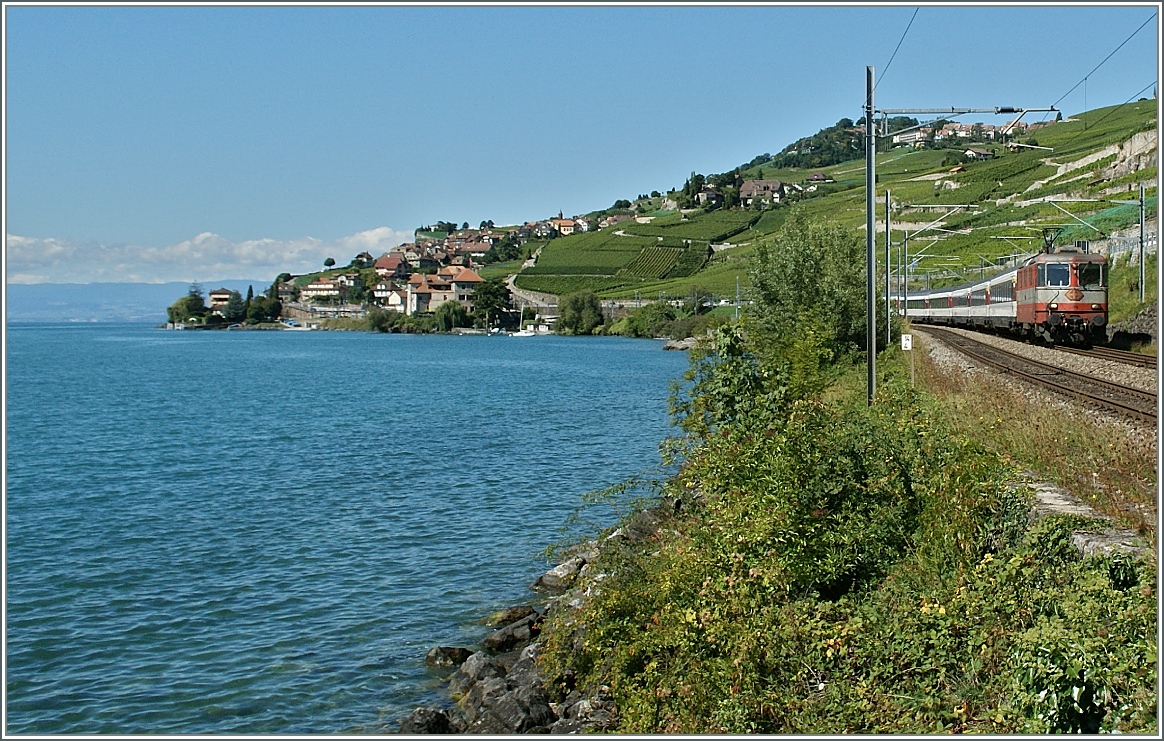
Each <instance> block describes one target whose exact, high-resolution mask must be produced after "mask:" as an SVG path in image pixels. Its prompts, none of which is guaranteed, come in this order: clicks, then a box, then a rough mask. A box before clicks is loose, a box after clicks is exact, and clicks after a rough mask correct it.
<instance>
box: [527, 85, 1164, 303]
mask: <svg viewBox="0 0 1164 741" xmlns="http://www.w3.org/2000/svg"><path fill="white" fill-rule="evenodd" d="M1155 111H1156V106H1155V101H1151V100H1149V101H1141V102H1137V103H1129V104H1127V105H1124V106H1113V107H1110V108H1102V109H1097V110H1094V111H1089V112H1087V113H1086V114H1080V115H1078V116H1076V117H1075V118H1074V119H1069V120H1064V121H1061V122H1058V123H1055V124H1054V125H1052V126H1049V127H1047V128H1044V129H1041V130H1039V131H1037V132H1035V133H1034V134H1033V136H1031V137H1022V138H1020V141H1026V142H1027V143H1030V142H1031V141H1032V140H1035V141H1037V142H1038V146H1042V147H1050V148H1052V149H1053V150H1054V151H1053V152H1052V151H1046V150H1041V149H1019V150H1017V151H1014V152H1008V151H1005V150H1003V149H1000V150H999V156H998V157H997V159H995V160H991V161H983V162H968V163H965V164H964V165H962V171H961V172H956V173H955V172H951V169H952V167H951V165H950V164H949V163H948V162H947V163H946V164H943V161H944V160H945V159H946V158H948V157H952V156H954V155H955V154H956V153H957V151H959V150H918V151H913V150H907V149H895V150H892V151H890V152H883V153H880V154H879V155H878V159H877V173H878V183H879V188H878V190H879V192H878V200H877V204H878V220H879V221H883V219H884V213H883V208H884V205H883V204H884V190H883V188H888V189H889V190H890V191H891V193H892V199H893V202H894V214H893V223H894V225H895V226H896V227H897V228H895V230H894V239H895V241H899V240H900V232H899V228H900V227H906V228H907V229H911V230H913V229H918V228H920V227H921V226H924V225H926V224H928V223H929V222H931V221H933V220H934V219H936V218H937V217H938V216H940V215H941V214H942V213H943V212H942V211H941V210H934V209H911V208H910V205H911V204H977V205H978V206H979V208H978V209H976V210H975V211H974V212H964V213H958V214H955V215H953V216H951V217H949V218H947V219H946V221H945V222H944V224H943V227H944V228H946V229H949V230H951V231H949V232H942V231H930V232H926V233H925V234H924V235H919V236H918V237H916V238H915V239H914V240H913V241H911V245H910V246H911V253H917V252H918V251H919V250H921V249H923V248H925V247H926V246H927V245H929V244H930V243H931V242H932V241H934V240H935V239H936V240H938V242H937V244H936V246H935V247H933V248H931V249H930V250H929V252H930V253H931V254H940V255H941V256H942V257H940V258H927V259H923V260H922V262H921V263H920V269H921V270H934V271H935V272H934V273H933V275H932V276H931V285H933V286H940V285H945V284H952V283H958V282H961V281H962V280H964V279H966V278H969V277H972V276H974V275H976V274H977V272H978V270H979V269H980V267H981V266H982V260H983V258H985V260H986V261H988V262H994V261H996V260H998V259H1000V258H1003V257H1004V256H1006V255H1009V254H1011V253H1014V252H1016V251H1036V250H1037V245H1038V244H1039V242H1038V241H1037V240H1031V239H1030V237H1032V236H1036V235H1037V234H1038V230H1040V229H1042V228H1055V227H1054V225H1060V224H1064V223H1066V222H1072V223H1073V220H1072V219H1071V218H1070V217H1068V216H1066V215H1065V214H1063V212H1062V211H1060V210H1059V209H1058V208H1056V207H1055V206H1052V205H1050V204H1047V203H1042V204H1025V205H1023V204H1022V202H1023V201H1025V200H1030V199H1034V198H1042V197H1045V196H1057V197H1061V198H1068V197H1071V198H1096V199H1106V200H1100V201H1097V202H1088V203H1063V204H1060V205H1061V206H1062V207H1063V208H1065V209H1066V210H1068V211H1070V212H1072V213H1073V214H1075V215H1076V216H1078V217H1080V218H1082V219H1085V220H1088V221H1092V220H1097V221H1096V223H1097V225H1098V226H1100V228H1102V229H1104V230H1105V231H1108V232H1110V231H1111V230H1112V229H1117V228H1126V227H1130V226H1133V225H1134V224H1135V223H1136V221H1137V215H1138V214H1137V212H1136V209H1135V208H1134V207H1122V208H1119V209H1116V210H1114V211H1113V204H1111V203H1110V199H1125V200H1126V199H1129V198H1134V197H1135V194H1133V193H1131V191H1130V190H1129V188H1131V189H1134V188H1135V185H1136V184H1138V183H1140V182H1145V183H1146V185H1147V186H1148V190H1147V196H1148V198H1149V199H1150V201H1151V203H1152V205H1151V207H1150V208H1149V209H1148V212H1149V216H1152V215H1154V214H1155V205H1154V202H1155V201H1154V199H1155V196H1156V187H1155V177H1156V172H1155V168H1148V169H1144V170H1140V171H1138V172H1135V173H1131V174H1127V175H1122V176H1115V177H1113V176H1108V175H1105V174H1104V173H1103V170H1104V168H1105V167H1107V166H1109V165H1111V164H1112V162H1113V161H1114V159H1115V156H1114V155H1110V156H1106V157H1104V158H1102V159H1099V160H1097V161H1094V162H1090V163H1085V164H1078V165H1076V166H1070V165H1072V164H1073V163H1078V162H1079V161H1080V160H1082V159H1083V158H1084V157H1086V156H1088V155H1090V154H1093V153H1097V152H1099V151H1100V150H1102V149H1103V148H1105V147H1108V146H1112V145H1116V144H1121V143H1123V142H1126V141H1127V140H1128V139H1130V138H1131V137H1132V136H1133V135H1134V134H1135V133H1137V132H1140V131H1144V130H1147V129H1151V128H1155V126H1156V120H1155ZM991 146H992V147H993V146H994V145H991ZM1059 165H1065V166H1068V167H1065V168H1064V172H1062V173H1061V174H1059V173H1058V170H1059V167H1058V166H1059ZM761 171H762V172H761ZM818 171H819V172H823V173H824V174H826V175H828V176H829V177H830V178H832V179H833V180H834V181H835V182H833V183H829V184H825V185H822V186H820V190H819V192H818V193H817V194H814V195H813V197H811V198H806V199H804V200H802V201H800V202H799V203H798V204H796V206H795V208H797V209H799V210H801V211H802V212H803V213H804V214H805V215H806V217H807V218H810V219H816V218H828V219H830V220H832V221H835V222H837V223H840V224H842V225H845V226H851V227H853V228H855V229H859V228H863V226H864V223H865V187H864V163H863V160H855V161H853V162H846V163H842V164H838V165H834V166H831V167H825V168H818V169H816V170H800V169H794V168H786V169H776V168H773V167H771V166H765V165H760V166H758V167H752V168H747V169H745V170H744V171H743V172H742V176H743V177H744V178H745V179H747V178H752V177H757V176H759V175H761V174H762V175H763V176H764V177H765V178H775V179H779V180H783V181H787V182H804V181H805V179H806V178H807V177H808V176H809V175H810V174H812V173H813V172H818ZM919 177H921V178H924V179H918V178H919ZM1043 181H1046V182H1043ZM1039 183H1042V184H1041V185H1040V184H1039ZM789 210H790V207H789V206H781V207H779V208H777V209H775V210H772V211H766V212H763V214H762V216H761V217H760V219H759V220H758V221H757V222H756V223H754V224H752V225H750V226H749V227H747V228H746V229H744V230H743V231H740V232H736V233H733V234H730V236H725V235H724V232H723V230H721V229H719V227H720V226H721V225H724V224H726V223H727V220H728V219H729V216H730V215H732V214H734V215H736V216H737V218H743V216H744V215H746V214H748V213H754V212H749V211H734V212H722V211H713V212H710V213H706V214H705V213H693V214H690V215H688V216H687V220H686V221H682V216H681V215H680V214H673V213H672V214H666V215H663V216H660V217H659V218H656V219H655V220H654V221H652V222H651V223H650V224H646V225H644V224H636V223H634V222H622V223H620V224H617V225H615V226H612V227H609V228H608V229H606V230H603V231H602V232H599V233H590V234H585V235H578V236H575V237H567V238H564V239H557V240H553V241H551V243H550V246H549V247H547V252H548V253H550V257H551V259H550V260H549V261H547V262H545V263H542V262H539V264H538V267H537V268H536V269H535V270H534V271H528V270H527V271H523V273H522V274H521V277H519V279H518V285H519V286H525V287H528V288H530V289H531V290H541V291H546V292H549V293H559V294H564V293H569V292H572V291H576V290H581V289H584V288H589V289H591V290H594V291H596V292H597V293H598V294H599V295H600V296H601V297H603V298H614V297H623V298H629V297H634V296H635V295H636V293H637V294H638V295H639V296H641V297H643V298H649V297H656V296H658V295H660V294H661V295H665V296H684V295H688V294H690V292H691V290H692V288H698V289H703V290H706V291H710V292H711V293H714V294H716V295H719V296H725V297H726V296H732V295H734V291H735V285H736V279H737V278H739V279H740V280H741V281H742V282H743V284H744V285H745V286H746V281H747V275H746V271H745V270H744V266H745V264H746V260H747V255H748V254H749V253H750V252H751V251H753V250H754V249H755V247H756V245H757V244H759V243H761V242H764V241H770V240H771V239H772V238H773V235H774V233H775V232H776V230H777V229H778V227H779V225H780V223H782V221H783V220H784V218H786V216H787V213H788V211H789ZM1101 212H1107V215H1106V216H1105V215H1101ZM616 231H623V232H624V233H625V234H628V235H632V236H631V238H624V241H622V242H620V243H613V242H612V240H610V239H609V235H613V233H614V232H616ZM728 231H730V230H728ZM603 235H606V236H603ZM634 236H654V237H656V238H657V237H659V236H662V237H664V239H677V240H683V239H691V240H693V241H694V242H697V243H700V244H704V243H710V242H715V241H724V240H726V241H729V242H731V243H732V244H735V245H739V246H737V247H733V248H730V249H726V250H723V251H721V252H718V253H716V255H715V256H714V257H713V258H712V259H710V260H709V261H708V262H707V263H705V264H704V265H703V266H702V267H701V268H700V269H698V270H697V271H695V272H693V273H690V274H687V275H681V276H676V275H674V274H667V273H665V272H664V273H661V274H657V275H647V274H638V273H636V272H635V271H634V270H633V269H630V268H631V265H632V263H633V262H634V261H635V258H636V257H637V256H638V250H642V249H646V248H647V247H649V246H651V245H647V244H638V243H637V242H636V241H635V240H634V239H633V237H634ZM923 237H925V238H924V239H923ZM1098 238H1100V235H1099V233H1098V232H1095V231H1094V230H1091V229H1088V228H1087V227H1083V226H1079V227H1078V228H1075V227H1072V228H1068V229H1065V230H1064V232H1063V234H1062V236H1061V238H1060V242H1069V241H1072V240H1074V239H1098ZM879 241H880V238H879ZM1032 245H1035V246H1032ZM612 248H617V249H612ZM878 249H879V254H880V250H881V249H883V248H882V247H879V248H878ZM614 252H618V253H619V254H618V255H615V254H613V253H614ZM895 259H896V258H895ZM922 286H924V282H921V281H919V282H918V283H916V284H915V286H914V287H915V288H919V287H922Z"/></svg>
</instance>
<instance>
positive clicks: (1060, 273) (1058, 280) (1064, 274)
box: [1046, 263, 1071, 287]
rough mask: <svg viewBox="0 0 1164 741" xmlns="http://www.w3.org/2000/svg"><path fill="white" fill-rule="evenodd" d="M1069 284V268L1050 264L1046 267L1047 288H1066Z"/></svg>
mask: <svg viewBox="0 0 1164 741" xmlns="http://www.w3.org/2000/svg"><path fill="white" fill-rule="evenodd" d="M1070 284H1071V266H1070V265H1067V264H1066V263H1050V264H1048V265H1047V283H1046V285H1048V286H1055V287H1059V286H1068V285H1070Z"/></svg>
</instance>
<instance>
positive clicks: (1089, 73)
mask: <svg viewBox="0 0 1164 741" xmlns="http://www.w3.org/2000/svg"><path fill="white" fill-rule="evenodd" d="M1155 17H1156V16H1155V15H1153V16H1151V17H1149V18H1148V20H1146V21H1144V22H1143V23H1141V24H1140V28H1137V29H1136V30H1135V31H1132V35H1131V36H1129V37H1127V38H1126V39H1124V40H1123V41H1122V42H1121V43H1120V45H1119V46H1117V47H1116V48H1115V49H1114V50H1112V53H1111V54H1108V55H1107V56H1106V57H1104V58H1103V61H1102V62H1100V63H1099V64H1097V65H1095V69H1093V70H1091V71H1090V72H1088V73H1087V74H1086V75H1084V76H1083V79H1082V80H1080V81H1079V82H1077V83H1075V84H1074V85H1073V86H1072V87H1071V89H1070V90H1068V91H1067V92H1065V93H1063V96H1062V97H1061V98H1059V100H1056V101H1055V102H1054V103H1052V104H1051V107H1052V108H1054V107H1055V106H1057V105H1059V103H1060V102H1061V101H1062V100H1063V98H1066V97H1067V96H1068V95H1070V94H1071V93H1072V92H1074V91H1075V88H1077V87H1079V86H1080V85H1082V84H1083V83H1085V82H1087V78H1088V77H1091V76H1092V75H1094V74H1095V70H1097V69H1099V68H1100V67H1102V66H1103V65H1104V64H1105V63H1106V62H1107V60H1109V59H1111V58H1112V57H1113V56H1115V53H1116V52H1117V51H1119V50H1120V49H1122V48H1124V44H1126V43H1128V42H1129V41H1131V40H1132V36H1135V35H1136V34H1138V33H1139V32H1140V30H1141V29H1143V28H1144V26H1146V25H1148V24H1149V23H1150V22H1151V21H1152V19H1153V18H1155Z"/></svg>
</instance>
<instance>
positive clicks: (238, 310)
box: [222, 291, 247, 324]
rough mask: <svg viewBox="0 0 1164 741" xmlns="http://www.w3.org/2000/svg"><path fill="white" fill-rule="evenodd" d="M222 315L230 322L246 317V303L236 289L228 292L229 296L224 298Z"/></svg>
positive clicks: (239, 320)
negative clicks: (224, 304)
mask: <svg viewBox="0 0 1164 741" xmlns="http://www.w3.org/2000/svg"><path fill="white" fill-rule="evenodd" d="M222 316H223V318H224V319H226V321H228V322H231V323H232V324H233V323H234V322H241V321H243V320H244V319H246V318H247V305H246V302H245V301H243V297H242V295H241V294H239V292H238V291H231V292H230V298H228V299H227V300H226V306H225V307H223V309H222Z"/></svg>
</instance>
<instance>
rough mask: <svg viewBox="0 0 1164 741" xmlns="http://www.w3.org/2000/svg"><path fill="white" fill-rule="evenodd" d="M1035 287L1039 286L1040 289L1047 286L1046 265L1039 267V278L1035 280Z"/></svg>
mask: <svg viewBox="0 0 1164 741" xmlns="http://www.w3.org/2000/svg"><path fill="white" fill-rule="evenodd" d="M1035 285H1036V286H1039V287H1040V288H1041V287H1042V286H1045V285H1047V266H1046V265H1040V266H1039V277H1038V278H1036V279H1035Z"/></svg>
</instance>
